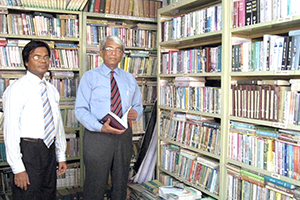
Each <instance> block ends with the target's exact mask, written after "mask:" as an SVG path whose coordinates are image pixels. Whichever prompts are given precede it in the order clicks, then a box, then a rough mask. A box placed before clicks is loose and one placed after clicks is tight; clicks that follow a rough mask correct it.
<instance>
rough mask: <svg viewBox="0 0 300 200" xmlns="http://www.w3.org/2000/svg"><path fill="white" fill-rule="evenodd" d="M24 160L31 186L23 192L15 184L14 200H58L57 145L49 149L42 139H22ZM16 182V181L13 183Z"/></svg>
mask: <svg viewBox="0 0 300 200" xmlns="http://www.w3.org/2000/svg"><path fill="white" fill-rule="evenodd" d="M20 147H21V153H22V155H23V157H22V160H23V163H24V165H25V168H26V171H27V173H28V176H29V182H30V185H28V186H27V190H22V189H21V188H19V187H17V186H16V185H15V184H14V183H13V186H12V191H13V199H14V200H29V199H30V200H55V199H56V156H55V144H54V143H53V144H52V145H51V146H50V148H49V149H48V148H47V147H46V145H45V144H44V143H43V141H42V140H41V139H39V140H37V139H34V140H30V141H27V140H25V139H21V145H20ZM13 182H14V181H13Z"/></svg>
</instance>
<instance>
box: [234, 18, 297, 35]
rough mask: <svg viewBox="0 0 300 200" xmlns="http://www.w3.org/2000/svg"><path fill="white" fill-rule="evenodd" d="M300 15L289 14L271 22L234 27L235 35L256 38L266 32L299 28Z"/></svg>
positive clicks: (284, 31)
mask: <svg viewBox="0 0 300 200" xmlns="http://www.w3.org/2000/svg"><path fill="white" fill-rule="evenodd" d="M299 23H300V16H299V15H298V16H289V17H286V18H281V19H278V20H273V21H269V22H262V23H258V24H253V25H250V26H244V27H238V28H232V29H231V33H232V34H233V35H235V36H236V35H238V36H240V37H241V36H243V37H248V38H256V37H261V36H262V35H264V34H281V33H287V32H288V31H291V30H295V29H298V28H299Z"/></svg>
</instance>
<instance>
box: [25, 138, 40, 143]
mask: <svg viewBox="0 0 300 200" xmlns="http://www.w3.org/2000/svg"><path fill="white" fill-rule="evenodd" d="M21 140H22V141H26V142H35V143H38V142H42V141H43V140H42V139H40V138H21Z"/></svg>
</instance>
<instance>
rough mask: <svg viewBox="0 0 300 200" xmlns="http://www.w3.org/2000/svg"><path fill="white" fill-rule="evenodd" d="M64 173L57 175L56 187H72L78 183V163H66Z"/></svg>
mask: <svg viewBox="0 0 300 200" xmlns="http://www.w3.org/2000/svg"><path fill="white" fill-rule="evenodd" d="M67 167H68V169H67V171H66V173H64V174H62V175H59V176H57V187H74V186H79V185H80V164H79V163H71V164H67Z"/></svg>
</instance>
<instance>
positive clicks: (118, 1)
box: [88, 0, 161, 18]
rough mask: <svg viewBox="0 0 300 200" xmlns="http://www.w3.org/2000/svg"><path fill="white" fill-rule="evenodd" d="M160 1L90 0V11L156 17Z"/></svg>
mask: <svg viewBox="0 0 300 200" xmlns="http://www.w3.org/2000/svg"><path fill="white" fill-rule="evenodd" d="M160 7H161V2H160V1H155V0H90V3H89V7H88V11H89V12H94V13H105V14H112V15H126V16H135V17H146V18H156V17H157V10H158V9H159V8H160Z"/></svg>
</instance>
